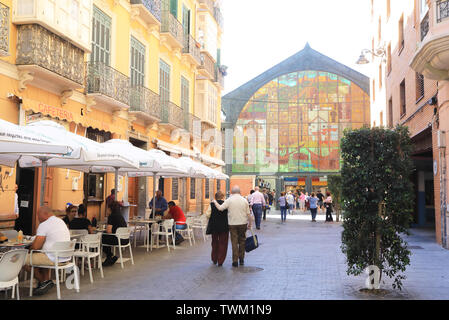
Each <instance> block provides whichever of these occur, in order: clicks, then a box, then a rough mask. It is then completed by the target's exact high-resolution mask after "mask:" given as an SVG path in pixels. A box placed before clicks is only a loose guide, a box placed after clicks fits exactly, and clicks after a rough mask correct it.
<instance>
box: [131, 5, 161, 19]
mask: <svg viewBox="0 0 449 320" xmlns="http://www.w3.org/2000/svg"><path fill="white" fill-rule="evenodd" d="M131 5H132V6H135V7H137V8H138V9H139V10H140V12H139V14H140V15H141V16H142V18H143V19H144V20H145V21H146V22H148V23H150V24H154V23H157V24H159V23H160V22H161V18H162V17H161V0H131ZM142 6H143V7H145V8H142ZM142 9H143V10H142Z"/></svg>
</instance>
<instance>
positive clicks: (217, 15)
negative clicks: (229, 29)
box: [214, 7, 224, 30]
mask: <svg viewBox="0 0 449 320" xmlns="http://www.w3.org/2000/svg"><path fill="white" fill-rule="evenodd" d="M214 18H215V21H217V24H218V26H219V27H220V29H221V30H223V27H224V20H223V15H222V14H221V10H220V8H219V7H214Z"/></svg>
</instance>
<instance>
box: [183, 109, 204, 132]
mask: <svg viewBox="0 0 449 320" xmlns="http://www.w3.org/2000/svg"><path fill="white" fill-rule="evenodd" d="M185 122H186V126H185V129H186V130H188V131H189V132H190V133H191V134H192V135H193V136H195V137H198V136H201V119H200V118H198V117H197V116H195V115H193V114H191V113H189V114H188V117H186V119H185Z"/></svg>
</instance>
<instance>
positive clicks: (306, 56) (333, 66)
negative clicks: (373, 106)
mask: <svg viewBox="0 0 449 320" xmlns="http://www.w3.org/2000/svg"><path fill="white" fill-rule="evenodd" d="M305 70H315V71H323V72H330V73H334V74H337V75H339V76H341V77H343V78H346V79H348V80H350V81H352V82H353V83H355V84H356V85H358V86H359V87H360V88H361V89H362V90H363V91H364V92H365V93H366V94H368V95H369V94H370V88H369V78H368V77H367V76H365V75H363V74H361V73H360V72H358V71H355V70H354V69H351V68H349V67H347V66H345V65H344V64H341V63H340V62H337V61H335V60H333V59H331V58H329V57H328V56H325V55H324V54H321V53H320V52H318V51H316V50H314V49H312V48H311V47H310V45H309V43H307V44H306V45H305V47H304V49H302V50H301V51H299V52H297V53H296V54H294V55H293V56H291V57H290V58H287V59H286V60H284V61H282V62H281V63H279V64H277V65H275V66H274V67H272V68H270V69H268V70H267V71H265V72H263V73H262V74H260V75H259V76H257V77H255V78H254V79H252V80H250V81H248V82H247V83H245V84H243V85H242V86H240V87H239V88H237V89H235V90H234V91H231V92H230V93H228V94H226V95H225V96H223V97H222V110H223V112H224V113H225V114H226V123H224V126H225V127H234V126H235V123H236V122H237V119H238V117H239V115H240V113H241V112H242V110H243V107H244V106H245V105H246V103H247V102H248V100H249V99H250V98H251V97H252V96H253V95H254V93H256V92H257V90H259V89H260V88H261V87H263V86H264V85H265V84H266V83H268V82H269V81H271V80H273V79H275V78H277V77H279V76H282V75H285V74H288V73H291V72H296V71H305Z"/></svg>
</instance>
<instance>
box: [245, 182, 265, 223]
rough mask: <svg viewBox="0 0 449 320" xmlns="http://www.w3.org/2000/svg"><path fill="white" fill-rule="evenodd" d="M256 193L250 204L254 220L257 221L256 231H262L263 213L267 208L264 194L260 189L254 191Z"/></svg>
mask: <svg viewBox="0 0 449 320" xmlns="http://www.w3.org/2000/svg"><path fill="white" fill-rule="evenodd" d="M254 190H255V191H254V193H253V195H252V197H251V200H250V202H249V204H250V206H251V209H252V210H253V214H254V219H255V220H256V229H257V230H260V221H261V219H262V211H263V207H264V206H265V204H266V203H265V197H264V195H263V193H262V192H260V191H259V187H256V188H255V189H254Z"/></svg>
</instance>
